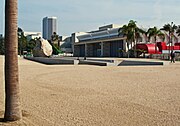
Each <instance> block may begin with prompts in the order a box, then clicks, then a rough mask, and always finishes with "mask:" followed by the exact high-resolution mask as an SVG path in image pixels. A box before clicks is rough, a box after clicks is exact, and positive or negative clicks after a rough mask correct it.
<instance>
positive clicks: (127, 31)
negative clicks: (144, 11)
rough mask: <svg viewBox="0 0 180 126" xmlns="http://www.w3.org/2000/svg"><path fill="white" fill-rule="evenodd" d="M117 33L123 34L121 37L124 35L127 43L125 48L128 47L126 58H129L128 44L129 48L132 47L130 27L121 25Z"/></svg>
mask: <svg viewBox="0 0 180 126" xmlns="http://www.w3.org/2000/svg"><path fill="white" fill-rule="evenodd" d="M118 33H119V35H123V37H126V43H127V48H128V58H129V44H131V48H132V40H133V38H132V37H133V35H132V32H131V31H130V28H129V27H128V26H127V25H123V27H122V28H119V30H118Z"/></svg>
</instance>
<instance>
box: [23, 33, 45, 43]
mask: <svg viewBox="0 0 180 126" xmlns="http://www.w3.org/2000/svg"><path fill="white" fill-rule="evenodd" d="M24 36H26V38H27V40H28V41H30V40H31V39H37V38H42V35H41V32H24Z"/></svg>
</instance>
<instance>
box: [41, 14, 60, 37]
mask: <svg viewBox="0 0 180 126" xmlns="http://www.w3.org/2000/svg"><path fill="white" fill-rule="evenodd" d="M42 27H43V29H42V31H43V32H42V33H43V38H44V39H47V40H51V36H52V35H53V33H54V32H56V33H57V17H45V18H43V26H42Z"/></svg>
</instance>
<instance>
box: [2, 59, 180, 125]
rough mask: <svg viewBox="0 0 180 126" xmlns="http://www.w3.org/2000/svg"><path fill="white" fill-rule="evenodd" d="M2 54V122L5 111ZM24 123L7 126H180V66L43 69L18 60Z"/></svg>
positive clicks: (61, 67) (57, 66) (52, 66)
mask: <svg viewBox="0 0 180 126" xmlns="http://www.w3.org/2000/svg"><path fill="white" fill-rule="evenodd" d="M3 63H4V59H3V57H2V56H0V83H1V84H0V118H3V113H4V77H3V74H4V73H3V70H4V67H3ZM19 69H20V70H19V74H20V85H21V99H22V110H23V119H22V120H21V121H19V122H12V123H2V122H0V126H1V125H3V126H4V125H5V126H10V125H12V126H14V125H23V126H24V125H25V126H26V125H27V126H180V62H177V63H175V64H169V65H165V66H138V67H137V66H133V67H127V66H126V67H124V66H122V67H120V66H119V67H117V66H112V67H107V66H105V67H102V66H88V65H82V66H78V65H76V66H74V65H43V64H39V63H35V62H32V61H28V60H24V59H22V58H20V59H19Z"/></svg>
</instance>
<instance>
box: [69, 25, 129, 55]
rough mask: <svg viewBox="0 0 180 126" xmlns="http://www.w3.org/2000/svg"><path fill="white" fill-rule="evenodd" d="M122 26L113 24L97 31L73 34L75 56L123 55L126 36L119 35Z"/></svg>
mask: <svg viewBox="0 0 180 126" xmlns="http://www.w3.org/2000/svg"><path fill="white" fill-rule="evenodd" d="M119 28H120V26H117V25H114V24H111V25H107V26H103V27H99V30H97V31H91V32H79V33H73V34H72V44H73V49H72V50H73V53H74V56H78V57H123V50H126V42H125V38H124V37H123V36H122V35H119V33H118V30H119Z"/></svg>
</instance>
